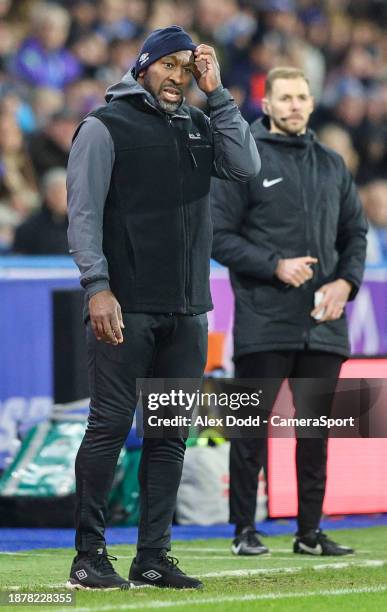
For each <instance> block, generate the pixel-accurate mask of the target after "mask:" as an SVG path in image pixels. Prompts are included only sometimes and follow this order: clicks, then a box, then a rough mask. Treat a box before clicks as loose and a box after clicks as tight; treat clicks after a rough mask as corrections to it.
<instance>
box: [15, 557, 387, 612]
mask: <svg viewBox="0 0 387 612" xmlns="http://www.w3.org/2000/svg"><path fill="white" fill-rule="evenodd" d="M385 564H386V561H382V560H381V559H367V560H364V561H360V560H359V561H346V562H342V563H325V564H322V563H319V564H317V565H316V564H315V565H309V566H296V567H268V568H264V567H260V568H257V569H254V568H253V569H241V570H224V571H221V572H209V573H207V574H196V573H195V576H197V577H198V578H225V577H227V576H229V577H233V576H235V577H243V576H255V575H259V574H296V573H297V572H302V571H304V570H306V569H313V570H317V571H322V570H325V569H345V568H348V567H382V566H383V565H385ZM38 586H39V588H46V589H64V588H65V583H64V582H61V583H60V584H39V585H38ZM4 588H6V589H8V590H15V591H16V590H19V589H27V588H35V587H31V585H26V584H14V585H5V586H4ZM77 612H79V611H78V609H77Z"/></svg>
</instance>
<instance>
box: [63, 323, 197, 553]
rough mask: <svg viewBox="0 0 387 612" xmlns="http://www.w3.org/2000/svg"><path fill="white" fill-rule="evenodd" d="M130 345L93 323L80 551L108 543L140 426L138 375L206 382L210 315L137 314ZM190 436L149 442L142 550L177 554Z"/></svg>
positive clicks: (79, 478) (80, 484)
mask: <svg viewBox="0 0 387 612" xmlns="http://www.w3.org/2000/svg"><path fill="white" fill-rule="evenodd" d="M123 319H124V324H125V329H124V330H123V334H124V342H123V343H122V344H120V345H118V346H112V345H109V344H106V343H103V342H99V341H97V340H96V339H95V337H94V334H93V332H92V329H91V326H90V323H89V324H88V325H87V346H88V370H89V386H90V414H89V418H88V424H87V429H86V432H85V436H84V438H83V441H82V443H81V446H80V448H79V451H78V454H77V458H76V463H75V473H76V498H77V501H76V513H75V522H76V539H75V545H76V548H77V550H79V551H87V550H89V549H91V548H94V547H100V546H104V545H105V538H104V532H105V523H106V509H107V500H108V495H109V492H110V489H111V486H112V481H113V476H114V471H115V467H116V464H117V460H118V456H119V453H120V451H121V448H122V446H123V444H124V442H125V440H126V437H127V435H128V432H129V430H130V428H131V426H132V421H133V416H134V411H135V406H136V378H146V377H154V378H201V377H202V375H203V371H204V367H205V363H206V358H207V315H206V314H201V315H196V316H183V315H168V314H156V315H153V314H141V313H138V314H137V313H130V314H124V316H123ZM184 451H185V438H184V437H182V436H181V437H179V438H169V439H167V438H165V439H162V438H160V439H154V438H152V439H150V438H144V441H143V448H142V457H141V462H140V467H139V474H138V477H139V483H140V524H139V529H138V543H137V547H138V550H139V551H141V550H144V549H146V550H148V549H161V548H165V549H167V550H169V549H170V527H171V522H172V518H173V514H174V511H175V505H176V495H177V490H178V487H179V483H180V478H181V472H182V467H183V459H184Z"/></svg>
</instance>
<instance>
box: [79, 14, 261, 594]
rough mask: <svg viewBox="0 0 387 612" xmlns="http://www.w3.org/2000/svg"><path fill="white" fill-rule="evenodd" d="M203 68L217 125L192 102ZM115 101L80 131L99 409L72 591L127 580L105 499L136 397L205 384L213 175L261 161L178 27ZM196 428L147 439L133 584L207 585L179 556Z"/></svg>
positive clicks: (93, 416) (83, 461) (85, 264)
mask: <svg viewBox="0 0 387 612" xmlns="http://www.w3.org/2000/svg"><path fill="white" fill-rule="evenodd" d="M192 75H193V76H194V77H195V79H196V81H197V84H198V86H199V88H200V89H201V90H202V91H203V92H204V93H205V94H206V95H207V97H208V104H209V108H210V119H208V118H207V117H206V116H205V115H204V113H203V112H202V111H200V110H199V109H197V108H195V107H192V106H188V105H186V104H185V102H184V92H185V90H186V88H187V87H188V85H189V83H190V81H191V78H192ZM106 99H107V102H108V104H107V105H106V106H105V107H103V108H100V109H97V110H96V111H94V112H92V113H91V115H89V116H88V117H87V118H86V120H85V121H84V122H83V123H82V124H81V126H80V128H79V129H78V131H77V132H76V135H75V139H74V144H73V148H72V150H71V153H70V160H69V166H68V193H69V234H68V236H69V245H70V251H71V253H72V254H73V256H74V258H75V261H76V263H77V265H78V267H79V269H80V271H81V284H82V286H83V287H84V288H85V290H86V313H85V314H86V319H87V320H88V323H87V342H88V353H89V379H90V395H91V402H90V415H89V420H88V426H87V430H86V433H85V437H84V439H83V441H82V444H81V447H80V449H79V452H78V455H77V459H76V467H75V469H76V483H77V506H76V548H77V551H78V554H77V556H76V557H75V559H74V562H73V565H72V568H71V573H70V580H69V582H68V586H69V587H70V588H82V587H84V586H89V587H90V586H91V587H96V588H109V587H118V588H127V587H128V582H127V581H126V580H124V579H123V578H121V577H120V576H118V574H117V573H115V571H114V570H113V567H112V565H111V563H110V560H109V557H108V556H107V554H106V545H105V538H104V530H105V515H106V504H107V498H108V494H109V490H110V487H111V483H112V479H113V475H114V469H115V466H116V463H117V459H118V455H119V452H120V450H121V448H122V445H123V443H124V441H125V439H126V437H127V434H128V431H129V430H130V427H131V424H132V420H133V413H134V410H135V405H136V379H137V378H140V379H141V378H146V377H149V376H151V377H155V378H194V379H200V377H201V376H202V374H203V370H204V367H205V363H206V354H207V315H206V312H207V311H208V310H210V309H211V308H212V303H211V296H210V291H209V260H210V253H211V234H212V230H211V221H210V204H209V189H210V178H211V175H215V176H218V177H220V178H224V179H232V180H236V181H242V182H243V181H248V180H250V179H251V178H253V176H255V175H256V174H257V173H258V171H259V156H258V153H257V149H256V145H255V143H254V140H253V138H252V136H251V134H250V129H249V126H248V124H247V123H246V122H245V121H244V120H243V119H242V117H241V115H240V112H239V110H238V108H237V106H236V105H235V103H234V101H233V99H232V98H231V97H230V94H229V93H228V92H227V91H226V90H225V89H223V87H222V85H221V81H220V72H219V65H218V62H217V59H216V55H215V52H214V49H213V48H212V47H209V46H208V45H205V44H201V45H199V46H196V45H195V44H194V43H193V42H192V40H191V38H190V37H189V35H188V34H187V33H186V32H184V30H182V29H181V28H179V27H178V26H171V27H168V28H164V29H161V30H155V31H154V32H152V33H151V34H150V35H149V36H148V38H147V39H146V40H145V42H144V44H143V47H142V49H141V51H140V54H139V56H138V59H137V62H136V65H135V67H134V69H133V70H132V71H131V72H129V73H127V74H126V75H125V76H124V78H123V79H122V81H121V82H120V83H119V84H118V85H116V86H113V87H111V88H110V89H109V90H108V92H107V96H106ZM184 450H185V439H184V436H183V435H181V436H178V437H176V438H169V439H168V438H165V439H162V438H157V439H156V438H145V439H144V443H143V452H142V459H141V464H140V469H139V481H140V524H139V535H138V543H137V555H136V558H135V559H134V560H133V563H132V565H131V568H130V573H129V580H130V581H131V582H133V583H136V584H152V585H155V586H169V587H175V588H200V587H201V586H202V584H201V583H200V581H199V580H196V579H195V578H191V577H189V576H186V575H185V574H184V573H183V572H182V571H181V570H180V569H179V568H178V567H177V565H176V562H175V560H174V559H173V558H171V557H168V556H167V552H168V551H169V550H170V526H171V522H172V517H173V514H174V510H175V503H176V494H177V489H178V486H179V482H180V476H181V471H182V465H183V458H184Z"/></svg>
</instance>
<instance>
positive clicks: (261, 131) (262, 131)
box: [251, 115, 315, 148]
mask: <svg viewBox="0 0 387 612" xmlns="http://www.w3.org/2000/svg"><path fill="white" fill-rule="evenodd" d="M269 130H270V121H269V117H268V116H267V115H264V116H263V117H262V118H261V119H258V120H257V121H254V123H253V124H252V125H251V133H252V135H253V137H254V139H255V140H260V141H262V140H263V141H266V142H271V143H272V144H283V145H287V146H290V147H297V148H304V147H307V146H309V145H310V144H311V143H312V142H313V141H314V140H315V134H314V132H313V130H311V129H309V128H308V129H307V130H306V132H305V134H300V136H297V135H294V136H288V135H285V134H274V133H273V132H270V131H269Z"/></svg>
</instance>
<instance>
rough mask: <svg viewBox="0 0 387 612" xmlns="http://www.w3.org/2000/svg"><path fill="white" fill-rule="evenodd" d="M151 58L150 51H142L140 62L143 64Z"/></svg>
mask: <svg viewBox="0 0 387 612" xmlns="http://www.w3.org/2000/svg"><path fill="white" fill-rule="evenodd" d="M148 59H149V53H142V54H141V55H140V57H139V59H138V63H139V64H140V65H141V66H142V65H143V64H145V62H147V61H148Z"/></svg>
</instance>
